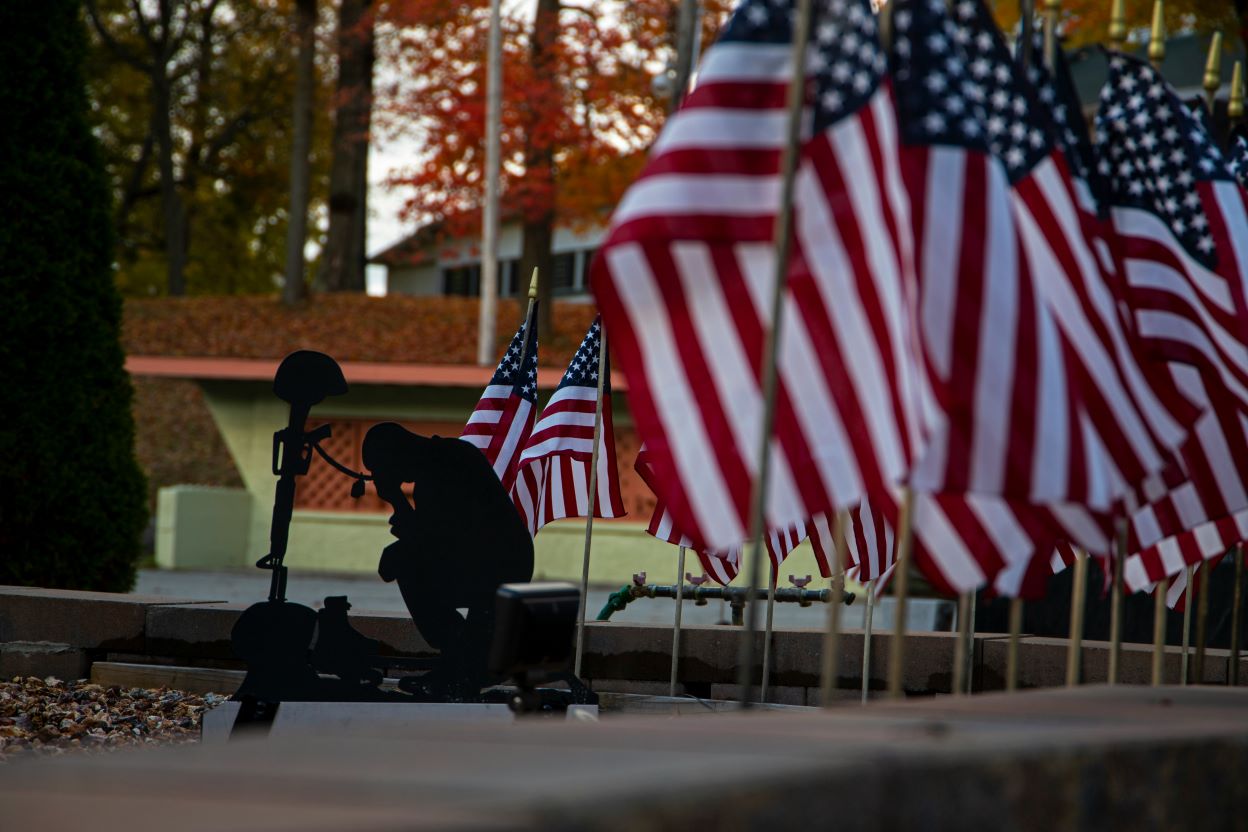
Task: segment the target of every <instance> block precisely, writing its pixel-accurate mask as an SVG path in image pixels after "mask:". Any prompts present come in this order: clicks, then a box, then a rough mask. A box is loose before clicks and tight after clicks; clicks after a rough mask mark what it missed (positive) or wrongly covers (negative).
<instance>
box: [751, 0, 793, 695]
mask: <svg viewBox="0 0 1248 832" xmlns="http://www.w3.org/2000/svg"><path fill="white" fill-rule="evenodd" d="M810 28H811V0H798V4H797V20H796V22H795V23H794V26H793V49H792V61H791V64H790V65H791V66H792V71H793V77H792V79H790V81H789V85H788V86H789V89H788V103H787V111H788V126H787V130H786V135H785V141H784V151H783V153H782V155H781V157H780V194H779V197H780V200H779V210H777V211H776V221H775V228H774V231H773V233H772V245H773V246H774V247H775V250H774V252H773V257H774V259H775V263H774V264H773V267H774V268H773V273H772V292H771V309H770V312H771V321H770V327H769V328H768V329H767V339H766V341H765V343H764V345H763V355H762V367H761V370H762V380H763V385H762V387H763V413H762V419H761V420H760V425H759V433H758V468H757V479H756V481H755V483H754V488H753V489H752V493H751V494H750V502H751V506H750V522H749V531H750V541H751V543H752V546H751V548H752V549H753V552H752V553H751V554H752V557H751V558H750V564H749V588H750V589H751V590H753V589H754V587H756V586H758V579H759V564H760V561H761V560H762V557H763V554H762V551H763V532H764V525H765V523H764V516H765V514H766V510H767V486H768V477H769V475H770V473H771V434H772V428H773V426H774V424H775V418H776V381H777V369H776V356H777V355H778V349H777V347H778V345H779V343H780V324H781V322H782V321H783V320H784V315H783V311H784V290H785V287H786V286H787V285H788V271H789V249H790V244H791V242H792V239H791V238H792V233H791V230H792V224H793V180H794V178H795V176H794V175H795V173H796V171H797V158H798V153H799V148H798V145H799V144H800V142H801V129H802V110H803V107H802V105H803V103H804V102H805V98H806V46H807V43H808V41H809V40H810ZM755 606H756V604H755V603H753V602H751V603H750V610H749V615H748V616H747V618H746V626H745V630H744V631H743V632H742V633H741V643H740V646H739V649H738V651H737V681H738V684H739V687H740V693H739V699H740V701H741V707H743V708H748V707H749V706H750V700H751V699H752V698H753V688H754V633H755V631H756V630H757V629H758V622H757V620H756V618H757V612H756V610H755Z"/></svg>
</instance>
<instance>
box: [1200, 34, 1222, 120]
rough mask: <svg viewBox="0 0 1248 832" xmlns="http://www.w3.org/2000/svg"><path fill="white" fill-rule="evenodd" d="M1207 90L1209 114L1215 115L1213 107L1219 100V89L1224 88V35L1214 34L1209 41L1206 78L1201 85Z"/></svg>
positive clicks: (1206, 101)
mask: <svg viewBox="0 0 1248 832" xmlns="http://www.w3.org/2000/svg"><path fill="white" fill-rule="evenodd" d="M1201 86H1203V87H1204V88H1205V103H1206V104H1208V105H1209V114H1210V115H1213V105H1214V104H1215V103H1216V102H1217V100H1218V87H1220V86H1222V33H1221V32H1214V33H1213V38H1212V39H1210V41H1209V57H1208V58H1206V59H1205V77H1204V81H1203V83H1202V84H1201Z"/></svg>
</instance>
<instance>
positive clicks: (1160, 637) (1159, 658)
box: [1152, 579, 1166, 687]
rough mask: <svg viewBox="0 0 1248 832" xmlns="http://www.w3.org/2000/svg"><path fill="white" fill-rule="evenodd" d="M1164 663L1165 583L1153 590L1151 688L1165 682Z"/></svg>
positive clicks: (1160, 582)
mask: <svg viewBox="0 0 1248 832" xmlns="http://www.w3.org/2000/svg"><path fill="white" fill-rule="evenodd" d="M1165 663H1166V581H1165V580H1164V579H1163V580H1160V581H1158V582H1157V586H1156V587H1155V588H1154V589H1153V678H1152V683H1153V687H1157V686H1158V685H1160V684H1161V683H1162V682H1164V681H1165Z"/></svg>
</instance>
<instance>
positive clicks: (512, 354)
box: [490, 308, 537, 402]
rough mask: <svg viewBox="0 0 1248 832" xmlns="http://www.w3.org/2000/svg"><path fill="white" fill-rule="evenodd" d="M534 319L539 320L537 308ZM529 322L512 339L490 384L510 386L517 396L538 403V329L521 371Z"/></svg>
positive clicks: (535, 330)
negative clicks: (524, 340)
mask: <svg viewBox="0 0 1248 832" xmlns="http://www.w3.org/2000/svg"><path fill="white" fill-rule="evenodd" d="M532 317H533V318H534V319H536V318H537V310H536V308H535V309H534V310H533V316H532ZM528 324H529V322H528V321H525V323H524V325H523V326H521V327H520V329H519V330H518V331H517V332H516V334H515V335H513V336H512V338H511V344H509V345H508V347H507V352H505V353H503V360H502V361H499V362H498V369H496V370H495V371H494V375H493V377H491V378H490V384H491V385H496V384H510V385H511V387H512V389H513V390H514V391H515V394H516V395H517V396H519V397H521V398H522V399H526V400H528V401H530V402H536V401H537V327H534V328H533V332H532V333H531V334H530V335H529V348H528V350H527V351H526V352H525V355H524V371H523V372H521V370H520V353H521V352H522V351H523V350H522V347H521V346H520V345H521V343H522V340H521V339H522V338H523V337H524V331H525V329H527V328H528Z"/></svg>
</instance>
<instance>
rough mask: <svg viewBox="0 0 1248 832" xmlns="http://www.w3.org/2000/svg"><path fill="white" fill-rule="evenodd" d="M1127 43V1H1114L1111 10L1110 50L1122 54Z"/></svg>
mask: <svg viewBox="0 0 1248 832" xmlns="http://www.w3.org/2000/svg"><path fill="white" fill-rule="evenodd" d="M1126 42H1127V5H1126V0H1114V5H1113V6H1111V7H1110V9H1109V48H1110V49H1113V50H1114V51H1115V52H1121V51H1122V47H1123V44H1125V43H1126Z"/></svg>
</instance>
